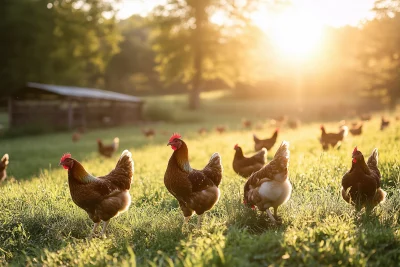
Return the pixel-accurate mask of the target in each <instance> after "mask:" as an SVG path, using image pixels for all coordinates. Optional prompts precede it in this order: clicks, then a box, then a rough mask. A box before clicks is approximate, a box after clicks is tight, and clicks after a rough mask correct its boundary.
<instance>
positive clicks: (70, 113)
mask: <svg viewBox="0 0 400 267" xmlns="http://www.w3.org/2000/svg"><path fill="white" fill-rule="evenodd" d="M73 127H74V108H73V106H72V100H71V99H68V130H72V128H73Z"/></svg>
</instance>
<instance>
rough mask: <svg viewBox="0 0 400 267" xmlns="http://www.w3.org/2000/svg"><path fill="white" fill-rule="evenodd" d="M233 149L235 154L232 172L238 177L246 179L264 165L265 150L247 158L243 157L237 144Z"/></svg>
mask: <svg viewBox="0 0 400 267" xmlns="http://www.w3.org/2000/svg"><path fill="white" fill-rule="evenodd" d="M234 149H235V150H236V152H235V156H234V158H233V163H232V165H233V170H234V171H235V172H236V173H237V174H239V175H240V176H242V177H244V178H247V177H249V176H250V175H251V174H253V173H254V172H256V171H258V170H259V169H261V168H262V167H263V166H264V165H265V153H266V149H265V148H263V149H262V150H261V151H260V152H258V153H257V154H255V155H254V156H252V157H249V158H247V157H245V156H244V155H243V151H242V148H241V147H240V146H238V145H237V144H236V145H235V147H234Z"/></svg>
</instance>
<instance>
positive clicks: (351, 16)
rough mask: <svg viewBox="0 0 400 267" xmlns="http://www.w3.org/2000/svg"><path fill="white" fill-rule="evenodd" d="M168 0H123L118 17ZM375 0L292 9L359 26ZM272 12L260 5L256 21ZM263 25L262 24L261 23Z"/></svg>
mask: <svg viewBox="0 0 400 267" xmlns="http://www.w3.org/2000/svg"><path fill="white" fill-rule="evenodd" d="M166 1H167V0H121V3H120V4H118V8H119V9H120V11H119V13H118V18H119V19H125V18H127V17H129V16H131V15H132V14H140V15H143V16H145V15H146V14H148V13H149V12H150V11H151V10H152V8H153V7H154V6H156V5H159V4H163V3H165V2H166ZM374 1H375V0H292V3H293V6H292V7H291V9H292V13H294V14H296V15H298V16H299V17H311V18H312V20H313V21H314V22H315V23H318V24H320V25H329V26H333V27H341V26H344V25H353V26H356V25H357V24H359V22H360V21H362V20H364V19H368V18H371V17H372V12H371V11H370V10H371V8H372V7H373V4H374ZM261 2H262V1H261ZM267 15H268V16H270V15H271V14H269V13H268V11H267V9H266V8H265V7H264V6H262V5H260V8H259V10H258V12H256V14H255V15H254V19H255V21H256V23H257V24H263V23H266V21H267V20H266V19H265V17H266V16H267ZM261 26H262V25H261Z"/></svg>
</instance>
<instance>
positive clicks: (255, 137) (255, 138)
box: [253, 134, 260, 143]
mask: <svg viewBox="0 0 400 267" xmlns="http://www.w3.org/2000/svg"><path fill="white" fill-rule="evenodd" d="M253 139H254V142H256V143H257V142H259V141H260V139H258V138H257V136H256V135H255V134H253Z"/></svg>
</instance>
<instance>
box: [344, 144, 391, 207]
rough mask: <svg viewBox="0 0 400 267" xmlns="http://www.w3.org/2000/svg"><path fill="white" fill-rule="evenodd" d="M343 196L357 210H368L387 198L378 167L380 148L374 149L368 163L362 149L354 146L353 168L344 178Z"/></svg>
mask: <svg viewBox="0 0 400 267" xmlns="http://www.w3.org/2000/svg"><path fill="white" fill-rule="evenodd" d="M342 197H343V199H344V200H345V201H346V202H348V203H350V204H352V205H355V207H356V209H357V210H361V209H362V208H363V207H365V208H366V209H367V211H370V210H372V209H373V208H374V207H375V206H376V205H378V204H379V203H381V202H383V201H384V200H385V198H386V192H385V191H383V190H382V189H381V173H380V172H379V169H378V149H376V148H375V149H374V150H373V151H372V154H371V156H369V158H368V161H367V164H366V163H365V159H364V156H363V154H362V153H361V151H359V150H358V149H357V147H355V148H354V151H353V154H352V165H351V169H350V170H349V171H348V172H347V173H346V174H345V175H344V176H343V178H342Z"/></svg>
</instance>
